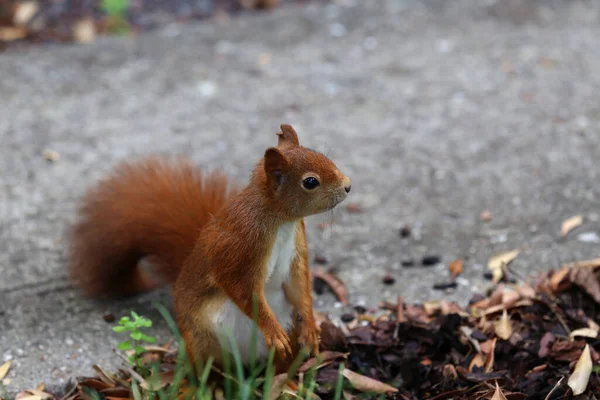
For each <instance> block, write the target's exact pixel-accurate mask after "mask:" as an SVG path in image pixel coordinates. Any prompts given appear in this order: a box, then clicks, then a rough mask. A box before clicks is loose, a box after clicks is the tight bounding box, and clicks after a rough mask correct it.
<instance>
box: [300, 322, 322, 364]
mask: <svg viewBox="0 0 600 400" xmlns="http://www.w3.org/2000/svg"><path fill="white" fill-rule="evenodd" d="M320 331H321V330H320V329H319V327H318V326H317V324H316V323H315V322H314V321H312V320H311V321H303V323H302V330H301V331H300V337H299V338H298V343H299V344H300V345H301V346H309V347H310V354H311V355H312V356H316V355H317V354H319V333H320Z"/></svg>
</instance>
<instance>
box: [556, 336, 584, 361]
mask: <svg viewBox="0 0 600 400" xmlns="http://www.w3.org/2000/svg"><path fill="white" fill-rule="evenodd" d="M583 345H584V342H583V341H581V340H578V341H575V342H570V341H566V340H557V341H554V343H553V344H552V348H551V349H550V354H549V355H550V357H551V358H553V359H554V360H557V361H567V362H571V361H575V360H577V359H578V358H579V357H581V352H582V349H583Z"/></svg>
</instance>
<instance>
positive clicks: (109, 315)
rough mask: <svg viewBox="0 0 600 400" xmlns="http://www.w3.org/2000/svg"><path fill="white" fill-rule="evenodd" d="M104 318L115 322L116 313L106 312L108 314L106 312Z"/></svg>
mask: <svg viewBox="0 0 600 400" xmlns="http://www.w3.org/2000/svg"><path fill="white" fill-rule="evenodd" d="M103 318H104V320H105V321H106V322H115V316H114V314H111V313H106V314H104V316H103Z"/></svg>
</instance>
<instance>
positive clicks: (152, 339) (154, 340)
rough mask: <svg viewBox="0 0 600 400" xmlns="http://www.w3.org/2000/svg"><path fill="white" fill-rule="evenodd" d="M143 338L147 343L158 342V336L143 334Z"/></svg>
mask: <svg viewBox="0 0 600 400" xmlns="http://www.w3.org/2000/svg"><path fill="white" fill-rule="evenodd" d="M142 340H143V341H144V342H146V343H156V338H153V337H152V336H148V335H142Z"/></svg>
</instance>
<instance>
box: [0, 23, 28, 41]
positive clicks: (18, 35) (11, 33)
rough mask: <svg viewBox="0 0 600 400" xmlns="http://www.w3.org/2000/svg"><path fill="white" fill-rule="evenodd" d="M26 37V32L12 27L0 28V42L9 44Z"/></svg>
mask: <svg viewBox="0 0 600 400" xmlns="http://www.w3.org/2000/svg"><path fill="white" fill-rule="evenodd" d="M25 37H27V30H26V29H24V28H18V27H14V26H0V40H4V41H6V42H11V41H13V40H18V39H23V38H25Z"/></svg>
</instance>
